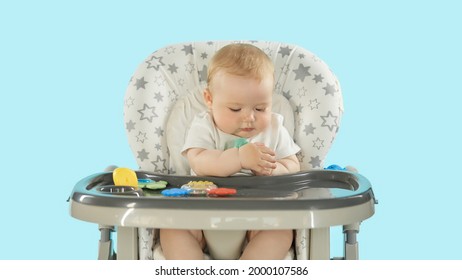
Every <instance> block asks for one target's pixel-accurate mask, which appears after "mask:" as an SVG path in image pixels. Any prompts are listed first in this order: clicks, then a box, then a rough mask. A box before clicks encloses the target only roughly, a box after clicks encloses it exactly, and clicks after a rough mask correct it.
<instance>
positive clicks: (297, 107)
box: [295, 104, 303, 114]
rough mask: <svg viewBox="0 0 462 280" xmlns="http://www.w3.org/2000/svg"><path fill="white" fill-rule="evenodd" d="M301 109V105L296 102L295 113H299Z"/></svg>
mask: <svg viewBox="0 0 462 280" xmlns="http://www.w3.org/2000/svg"><path fill="white" fill-rule="evenodd" d="M302 111H303V106H302V105H301V104H298V105H297V106H296V107H295V113H297V114H301V113H302Z"/></svg>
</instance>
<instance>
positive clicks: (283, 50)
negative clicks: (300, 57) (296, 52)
mask: <svg viewBox="0 0 462 280" xmlns="http://www.w3.org/2000/svg"><path fill="white" fill-rule="evenodd" d="M291 51H292V49H291V48H289V47H283V48H281V49H280V50H279V52H278V53H280V54H281V55H282V57H284V56H286V55H287V56H290V52H291Z"/></svg>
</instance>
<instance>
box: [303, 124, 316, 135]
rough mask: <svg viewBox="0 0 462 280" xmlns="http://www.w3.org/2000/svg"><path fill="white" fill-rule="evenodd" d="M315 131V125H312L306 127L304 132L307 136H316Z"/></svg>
mask: <svg viewBox="0 0 462 280" xmlns="http://www.w3.org/2000/svg"><path fill="white" fill-rule="evenodd" d="M315 129H316V127H314V126H313V124H312V123H310V124H309V125H305V128H304V129H303V132H305V135H309V134H314V130H315Z"/></svg>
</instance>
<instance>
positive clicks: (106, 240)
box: [98, 225, 115, 260]
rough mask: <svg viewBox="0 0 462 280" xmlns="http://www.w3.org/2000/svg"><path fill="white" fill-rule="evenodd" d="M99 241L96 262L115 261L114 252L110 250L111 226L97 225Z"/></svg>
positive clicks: (112, 228)
mask: <svg viewBox="0 0 462 280" xmlns="http://www.w3.org/2000/svg"><path fill="white" fill-rule="evenodd" d="M98 228H99V231H100V232H101V239H100V240H99V242H98V260H113V259H115V254H114V250H113V248H112V238H111V234H112V232H114V227H113V226H105V225H99V226H98Z"/></svg>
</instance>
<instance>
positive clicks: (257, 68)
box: [207, 44, 274, 87]
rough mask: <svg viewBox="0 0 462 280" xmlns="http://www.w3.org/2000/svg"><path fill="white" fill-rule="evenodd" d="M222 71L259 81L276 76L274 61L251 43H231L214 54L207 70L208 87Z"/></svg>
mask: <svg viewBox="0 0 462 280" xmlns="http://www.w3.org/2000/svg"><path fill="white" fill-rule="evenodd" d="M220 71H223V72H225V73H227V74H230V75H235V76H240V77H247V78H252V79H255V80H257V81H261V80H263V79H265V78H268V77H271V78H274V66H273V63H272V61H271V60H270V59H269V57H268V56H267V55H266V54H265V53H264V52H263V51H262V50H261V49H259V48H257V47H255V46H253V45H250V44H230V45H227V46H224V47H223V48H221V49H220V50H219V51H218V52H217V53H216V54H215V55H214V56H213V58H212V59H211V61H210V64H209V68H208V72H207V86H208V87H211V86H213V81H214V78H215V76H216V75H217V74H218V73H219V72H220Z"/></svg>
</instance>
